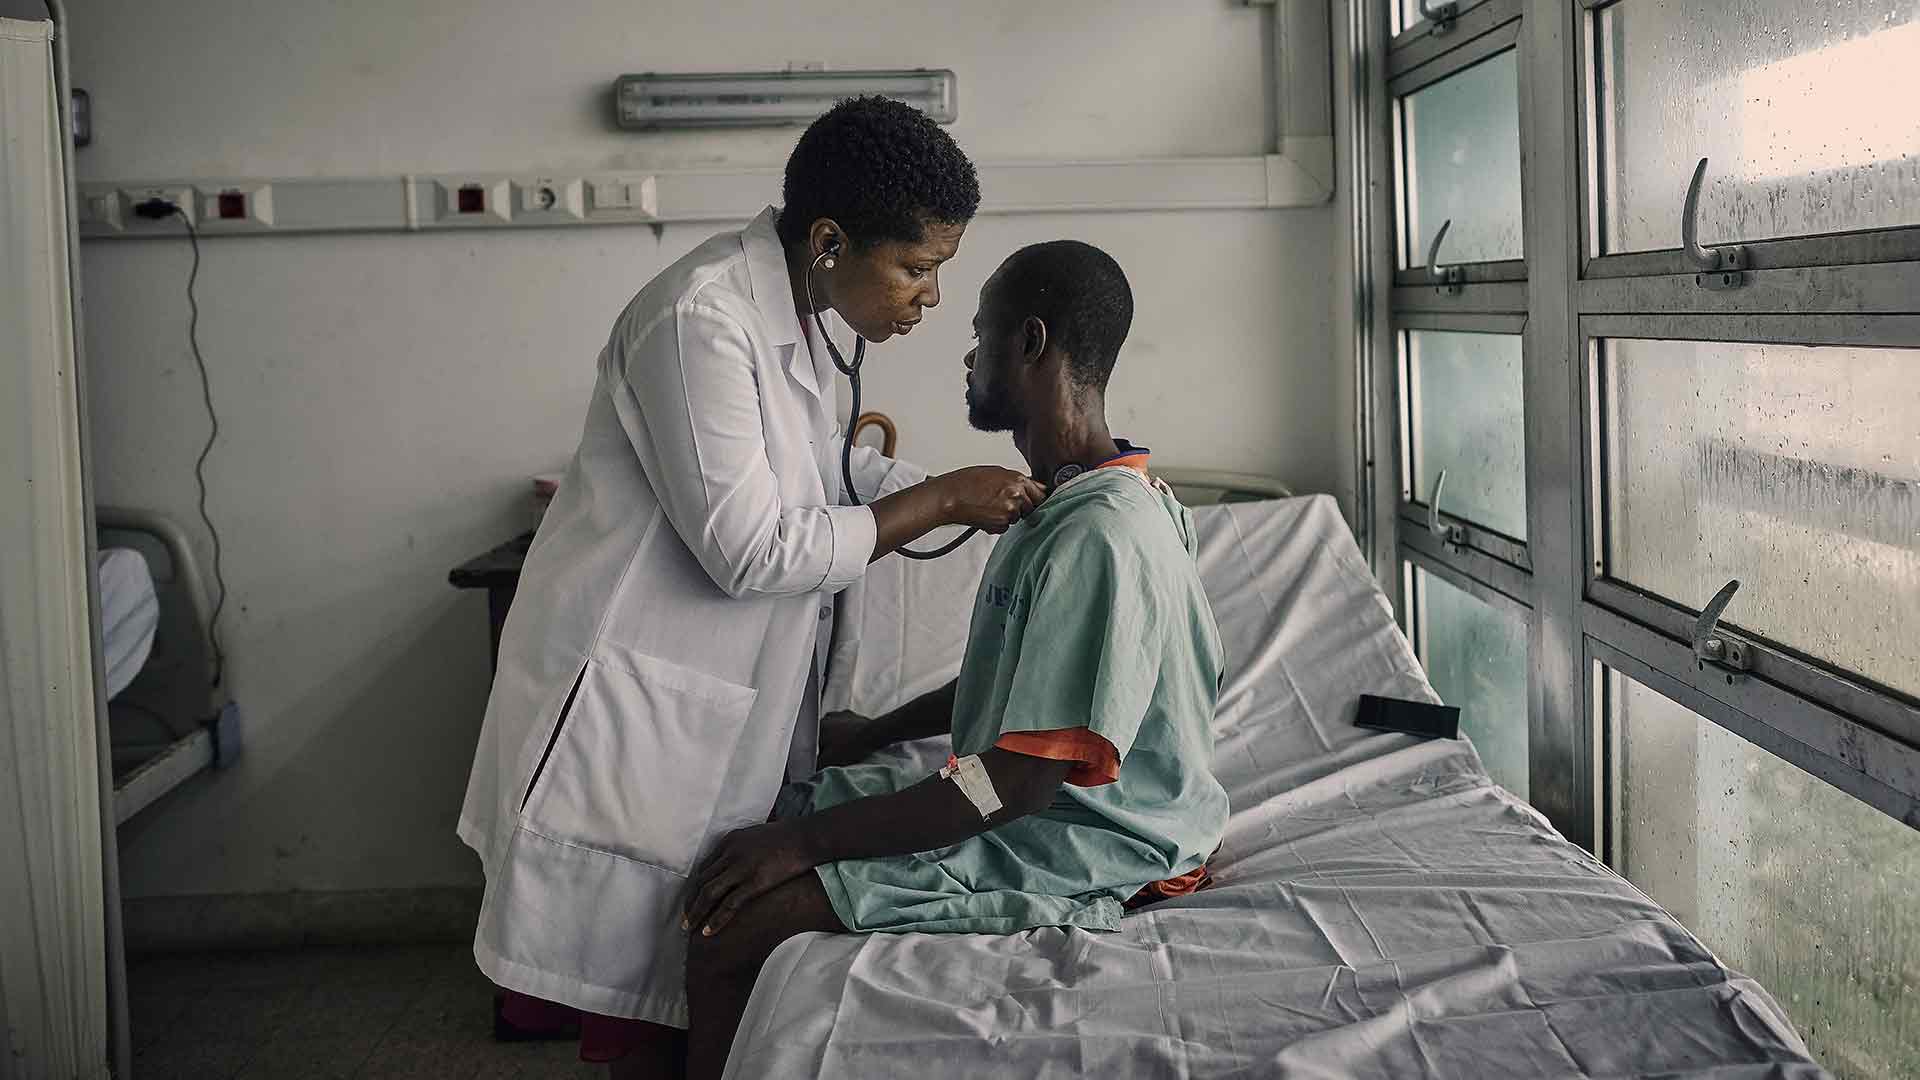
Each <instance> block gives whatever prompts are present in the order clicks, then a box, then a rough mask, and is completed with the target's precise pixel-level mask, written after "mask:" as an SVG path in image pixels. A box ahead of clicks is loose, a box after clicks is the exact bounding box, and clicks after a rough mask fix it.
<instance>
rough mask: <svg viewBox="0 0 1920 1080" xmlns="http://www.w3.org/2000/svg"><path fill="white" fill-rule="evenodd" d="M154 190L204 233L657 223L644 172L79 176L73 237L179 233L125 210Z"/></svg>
mask: <svg viewBox="0 0 1920 1080" xmlns="http://www.w3.org/2000/svg"><path fill="white" fill-rule="evenodd" d="M156 196H157V197H159V198H164V199H166V200H168V201H169V202H172V203H175V204H176V205H179V206H181V207H183V208H185V210H186V212H187V213H188V214H189V215H190V216H191V217H192V220H193V223H194V227H195V228H196V229H197V230H198V231H199V232H200V234H201V235H202V236H215V235H238V234H247V233H313V232H385V231H414V230H430V229H473V228H495V229H498V228H552V227H555V226H574V225H621V224H651V223H654V222H657V221H659V220H660V197H659V183H658V180H657V178H656V177H655V176H653V175H649V174H646V173H638V174H621V175H607V174H599V173H596V174H591V175H586V174H574V175H566V174H543V173H536V174H517V175H502V174H473V175H464V176H462V175H445V176H398V177H340V178H319V177H315V178H309V179H296V180H248V179H232V180H224V179H216V180H182V181H157V182H141V183H135V184H128V183H118V184H112V183H83V184H81V185H80V206H79V208H78V212H79V215H80V235H81V236H82V237H87V238H97V237H135V236H161V235H171V234H174V233H179V232H181V231H182V230H181V227H180V223H179V222H178V221H176V220H173V219H172V218H167V219H163V220H149V219H147V218H142V217H139V216H138V215H136V214H134V213H133V207H134V206H135V205H136V204H138V203H139V202H141V201H143V200H145V199H147V198H149V197H156Z"/></svg>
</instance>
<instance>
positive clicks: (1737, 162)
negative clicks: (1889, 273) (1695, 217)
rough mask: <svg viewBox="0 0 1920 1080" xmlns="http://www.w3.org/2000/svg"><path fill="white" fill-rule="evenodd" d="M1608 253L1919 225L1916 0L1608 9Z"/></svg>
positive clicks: (1604, 61)
mask: <svg viewBox="0 0 1920 1080" xmlns="http://www.w3.org/2000/svg"><path fill="white" fill-rule="evenodd" d="M1598 28H1599V42H1598V50H1597V54H1598V57H1599V62H1600V71H1599V81H1600V96H1599V100H1600V108H1599V112H1598V115H1599V117H1600V123H1601V126H1602V131H1601V145H1602V147H1603V150H1602V154H1603V158H1604V163H1603V165H1602V168H1601V177H1602V187H1603V190H1602V198H1601V202H1602V206H1603V217H1604V225H1603V229H1602V235H1603V242H1604V250H1605V251H1607V252H1622V251H1648V250H1657V249H1663V248H1675V247H1679V246H1680V215H1681V210H1682V207H1683V206H1684V204H1685V201H1686V191H1687V182H1688V181H1689V180H1690V179H1691V178H1692V176H1693V168H1694V164H1695V162H1697V161H1698V160H1699V159H1700V158H1702V157H1705V158H1708V159H1709V161H1708V166H1707V183H1706V186H1705V187H1704V188H1703V189H1702V191H1701V196H1700V239H1701V240H1702V241H1703V242H1705V243H1708V244H1712V243H1716V242H1723V241H1736V240H1742V241H1744V240H1768V239H1776V238H1780V237H1792V236H1811V235H1818V234H1822V233H1833V232H1847V231H1854V230H1860V229H1882V228H1888V227H1892V226H1899V225H1914V224H1920V108H1916V107H1915V102H1916V101H1920V4H1916V3H1915V2H1914V0H1663V2H1659V3H1653V2H1647V0H1630V2H1627V3H1620V4H1614V5H1612V6H1610V7H1607V8H1604V9H1602V10H1601V12H1600V14H1599V23H1598Z"/></svg>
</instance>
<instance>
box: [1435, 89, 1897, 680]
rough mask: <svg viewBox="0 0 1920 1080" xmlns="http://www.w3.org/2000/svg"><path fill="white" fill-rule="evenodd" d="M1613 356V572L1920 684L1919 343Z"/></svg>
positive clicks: (1608, 385)
mask: <svg viewBox="0 0 1920 1080" xmlns="http://www.w3.org/2000/svg"><path fill="white" fill-rule="evenodd" d="M1916 66H1920V65H1916ZM1600 355H1601V357H1602V361H1601V362H1602V364H1603V367H1602V386H1603V390H1602V396H1603V400H1604V402H1605V406H1604V408H1605V420H1604V424H1605V427H1604V431H1603V437H1604V441H1605V446H1606V450H1605V454H1606V463H1607V476H1606V480H1607V484H1606V509H1605V545H1606V549H1605V565H1606V572H1607V574H1608V576H1610V577H1613V578H1617V579H1619V580H1622V581H1624V582H1626V583H1628V584H1631V585H1633V586H1636V587H1638V588H1640V589H1644V590H1646V591H1649V592H1652V593H1654V594H1656V595H1659V596H1661V597H1664V598H1666V599H1669V600H1672V601H1674V602H1676V603H1678V604H1680V605H1682V606H1685V607H1688V608H1692V609H1695V610H1698V609H1699V608H1701V607H1703V606H1705V604H1706V602H1707V600H1708V599H1709V598H1711V597H1712V596H1713V594H1714V593H1715V592H1717V591H1718V590H1719V589H1720V587H1721V586H1723V585H1724V584H1726V582H1727V581H1728V580H1729V579H1736V578H1737V579H1738V580H1739V581H1740V592H1739V593H1738V595H1736V596H1735V598H1734V600H1733V603H1732V605H1731V606H1730V607H1729V608H1728V610H1727V614H1726V616H1725V618H1726V620H1727V621H1728V622H1731V623H1733V624H1734V625H1736V626H1738V627H1742V628H1745V629H1747V630H1750V631H1752V632H1754V633H1756V634H1760V635H1763V636H1765V637H1768V638H1771V639H1773V640H1775V641H1778V642H1780V643H1781V644H1783V645H1786V646H1788V647H1790V648H1793V649H1796V650H1799V651H1801V652H1804V653H1807V654H1809V655H1811V656H1813V657H1816V658H1818V659H1821V660H1825V661H1828V662H1829V663H1832V664H1834V665H1835V666H1837V667H1839V668H1841V669H1844V670H1847V671H1851V672H1857V673H1859V674H1861V675H1864V676H1866V677H1867V678H1869V679H1872V680H1874V681H1876V682H1879V683H1881V684H1883V685H1886V686H1890V687H1892V688H1894V689H1896V690H1899V691H1902V692H1904V693H1907V694H1910V695H1916V696H1920V490H1916V489H1920V422H1916V419H1915V418H1916V417H1920V349H1872V348H1840V347H1809V346H1797V345H1754V344H1737V343H1720V342H1692V341H1652V340H1634V339H1614V340H1610V341H1606V342H1603V343H1602V348H1601V352H1600ZM1451 483H1452V482H1451V478H1449V492H1451Z"/></svg>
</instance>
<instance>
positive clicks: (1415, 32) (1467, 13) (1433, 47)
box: [1387, 0, 1521, 75]
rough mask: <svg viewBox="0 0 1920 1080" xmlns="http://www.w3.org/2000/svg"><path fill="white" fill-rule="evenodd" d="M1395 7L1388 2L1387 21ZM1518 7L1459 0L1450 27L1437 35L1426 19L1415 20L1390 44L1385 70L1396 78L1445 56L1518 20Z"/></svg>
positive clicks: (1517, 2)
mask: <svg viewBox="0 0 1920 1080" xmlns="http://www.w3.org/2000/svg"><path fill="white" fill-rule="evenodd" d="M1395 7H1397V4H1395V3H1394V2H1393V0H1389V2H1388V4H1387V12H1388V18H1389V19H1393V18H1396V15H1395V12H1394V9H1395ZM1520 8H1521V0H1459V14H1458V15H1457V16H1455V18H1454V20H1453V25H1452V26H1451V27H1449V28H1448V29H1447V30H1445V31H1440V32H1436V28H1435V26H1434V25H1433V24H1432V23H1431V22H1429V21H1427V20H1426V19H1416V20H1414V22H1413V24H1412V25H1410V26H1408V27H1406V28H1405V29H1403V30H1401V31H1400V32H1399V33H1397V34H1395V35H1394V36H1393V41H1392V42H1390V43H1389V45H1388V57H1387V59H1388V71H1389V73H1390V74H1393V75H1399V74H1402V73H1403V72H1407V71H1411V70H1413V69H1414V68H1416V67H1419V66H1420V65H1421V64H1424V63H1427V62H1428V61H1430V60H1433V59H1434V58H1435V57H1439V56H1445V55H1446V54H1447V53H1449V52H1451V51H1452V50H1454V49H1455V48H1457V47H1459V46H1460V45H1461V44H1462V43H1464V42H1468V41H1472V40H1473V39H1474V38H1477V37H1479V36H1480V35H1481V34H1484V33H1486V32H1487V31H1489V30H1492V29H1493V28H1495V27H1497V26H1500V25H1502V24H1505V23H1507V22H1511V21H1512V20H1514V19H1517V18H1519V17H1520Z"/></svg>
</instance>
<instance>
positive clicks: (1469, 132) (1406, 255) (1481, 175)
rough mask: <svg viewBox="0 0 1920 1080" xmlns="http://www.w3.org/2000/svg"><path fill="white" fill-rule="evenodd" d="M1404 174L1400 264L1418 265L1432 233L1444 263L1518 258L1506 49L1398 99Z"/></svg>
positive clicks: (1515, 76)
mask: <svg viewBox="0 0 1920 1080" xmlns="http://www.w3.org/2000/svg"><path fill="white" fill-rule="evenodd" d="M1401 109H1402V116H1401V119H1402V127H1403V129H1404V131H1405V135H1404V140H1405V143H1404V145H1403V146H1402V147H1401V153H1402V155H1403V159H1402V167H1403V172H1402V175H1403V176H1405V177H1406V178H1407V186H1408V187H1409V188H1410V192H1409V197H1408V198H1407V200H1406V206H1405V208H1404V210H1405V217H1406V224H1407V227H1406V230H1405V233H1406V235H1404V236H1402V237H1401V245H1400V247H1401V251H1400V265H1401V266H1403V267H1412V266H1424V265H1426V261H1427V250H1428V247H1429V246H1430V245H1431V244H1432V241H1433V236H1434V234H1435V233H1436V232H1438V231H1439V230H1440V226H1441V224H1442V223H1444V222H1448V221H1451V222H1452V223H1453V224H1452V225H1451V226H1450V227H1449V228H1448V229H1447V236H1446V239H1445V240H1444V241H1442V243H1441V248H1440V261H1441V262H1443V263H1469V262H1497V261H1500V260H1503V259H1518V258H1520V257H1521V256H1522V254H1523V252H1522V250H1521V225H1520V91H1519V65H1518V63H1517V61H1516V59H1515V53H1514V51H1513V50H1512V49H1508V50H1507V51H1505V52H1502V53H1498V54H1496V55H1494V56H1493V57H1491V58H1490V59H1487V60H1483V61H1481V62H1480V63H1478V64H1475V65H1473V66H1472V67H1470V68H1466V69H1464V70H1462V71H1460V72H1457V73H1456V74H1453V75H1449V76H1447V77H1446V78H1445V79H1442V80H1440V81H1439V82H1436V83H1434V84H1433V85H1431V86H1428V87H1426V88H1424V89H1421V90H1417V91H1415V92H1413V93H1411V94H1409V95H1407V96H1406V97H1405V98H1402V99H1401Z"/></svg>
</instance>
